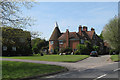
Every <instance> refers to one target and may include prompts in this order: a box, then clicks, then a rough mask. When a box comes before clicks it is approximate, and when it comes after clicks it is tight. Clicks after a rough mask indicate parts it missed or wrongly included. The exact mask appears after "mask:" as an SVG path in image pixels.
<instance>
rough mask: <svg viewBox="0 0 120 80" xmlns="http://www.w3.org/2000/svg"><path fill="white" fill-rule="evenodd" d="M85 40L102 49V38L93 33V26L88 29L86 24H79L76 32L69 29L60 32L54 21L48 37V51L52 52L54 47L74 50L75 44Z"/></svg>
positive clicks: (82, 42)
mask: <svg viewBox="0 0 120 80" xmlns="http://www.w3.org/2000/svg"><path fill="white" fill-rule="evenodd" d="M86 40H87V41H90V42H91V43H92V45H96V46H100V48H101V50H102V49H103V46H104V43H103V40H102V39H101V38H100V37H99V36H98V35H97V34H96V33H95V29H94V28H91V31H88V29H87V27H86V26H83V27H82V26H81V25H80V26H79V27H78V32H69V30H68V29H66V32H63V33H62V32H61V31H60V30H59V27H58V24H57V22H56V24H55V29H54V31H53V33H52V35H51V37H50V39H49V52H50V53H53V51H54V49H55V48H59V50H61V49H62V48H65V47H70V48H72V50H73V51H75V50H76V47H77V45H78V44H84V43H85V41H86Z"/></svg>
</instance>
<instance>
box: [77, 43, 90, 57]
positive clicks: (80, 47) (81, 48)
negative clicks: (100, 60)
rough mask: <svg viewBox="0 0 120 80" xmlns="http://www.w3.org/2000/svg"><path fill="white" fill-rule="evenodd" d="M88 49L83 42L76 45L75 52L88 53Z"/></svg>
mask: <svg viewBox="0 0 120 80" xmlns="http://www.w3.org/2000/svg"><path fill="white" fill-rule="evenodd" d="M89 51H90V50H89V49H88V47H87V45H84V44H79V45H77V51H76V53H77V54H84V55H85V54H87V55H88V54H89Z"/></svg>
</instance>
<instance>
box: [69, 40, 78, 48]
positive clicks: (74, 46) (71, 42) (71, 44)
mask: <svg viewBox="0 0 120 80" xmlns="http://www.w3.org/2000/svg"><path fill="white" fill-rule="evenodd" d="M79 43H80V41H79V40H70V47H71V48H72V49H76V47H77V45H78V44H79Z"/></svg>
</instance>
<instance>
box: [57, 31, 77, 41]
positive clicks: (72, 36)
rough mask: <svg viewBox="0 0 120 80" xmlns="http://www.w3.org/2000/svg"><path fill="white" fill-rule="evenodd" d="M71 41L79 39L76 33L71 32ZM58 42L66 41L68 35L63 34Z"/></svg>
mask: <svg viewBox="0 0 120 80" xmlns="http://www.w3.org/2000/svg"><path fill="white" fill-rule="evenodd" d="M69 39H79V36H78V34H77V33H76V32H69ZM58 40H66V33H63V34H62V35H61V36H60V37H59V38H58Z"/></svg>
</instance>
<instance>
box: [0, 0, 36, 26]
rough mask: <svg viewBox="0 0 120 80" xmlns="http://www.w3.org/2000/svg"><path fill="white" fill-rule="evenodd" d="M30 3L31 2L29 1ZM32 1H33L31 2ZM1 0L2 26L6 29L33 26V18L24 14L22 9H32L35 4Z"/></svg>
mask: <svg viewBox="0 0 120 80" xmlns="http://www.w3.org/2000/svg"><path fill="white" fill-rule="evenodd" d="M29 1H30V0H29ZM31 1H32V0H31ZM31 1H30V2H27V1H26V0H24V1H19V2H16V1H12V2H10V0H1V1H0V11H1V12H0V25H2V26H5V27H17V28H25V27H26V26H27V27H28V26H31V25H32V24H33V23H32V19H31V17H28V16H27V17H25V16H23V14H22V10H21V7H25V8H27V9H30V8H31V7H32V6H33V3H34V2H31Z"/></svg>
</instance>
